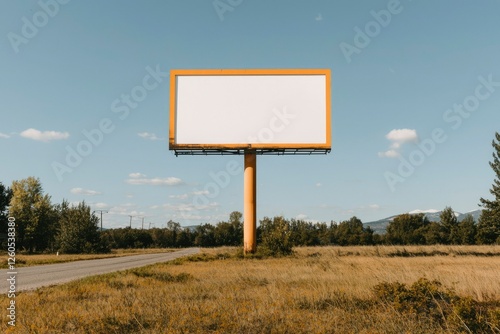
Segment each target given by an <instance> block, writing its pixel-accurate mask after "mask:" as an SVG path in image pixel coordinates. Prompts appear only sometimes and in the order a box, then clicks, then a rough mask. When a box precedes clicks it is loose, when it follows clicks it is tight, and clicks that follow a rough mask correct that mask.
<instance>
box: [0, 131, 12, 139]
mask: <svg viewBox="0 0 500 334" xmlns="http://www.w3.org/2000/svg"><path fill="white" fill-rule="evenodd" d="M0 138H5V139H7V138H10V136H9V135H6V134H5V133H1V132H0Z"/></svg>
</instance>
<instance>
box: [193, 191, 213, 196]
mask: <svg viewBox="0 0 500 334" xmlns="http://www.w3.org/2000/svg"><path fill="white" fill-rule="evenodd" d="M209 194H210V191H208V190H196V191H193V195H195V196H201V195H209Z"/></svg>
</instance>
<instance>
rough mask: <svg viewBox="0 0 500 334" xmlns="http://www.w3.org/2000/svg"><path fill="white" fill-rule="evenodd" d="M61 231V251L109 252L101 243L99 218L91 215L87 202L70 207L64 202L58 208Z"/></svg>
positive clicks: (59, 240) (74, 252) (78, 252)
mask: <svg viewBox="0 0 500 334" xmlns="http://www.w3.org/2000/svg"><path fill="white" fill-rule="evenodd" d="M58 211H59V226H60V230H59V233H58V235H57V244H58V245H59V251H61V252H63V253H70V254H80V253H102V252H107V251H109V248H108V247H107V245H105V244H103V242H102V241H101V236H100V233H99V218H98V217H97V216H96V215H95V214H93V213H91V210H90V206H88V205H86V204H85V202H81V203H78V205H77V206H69V204H68V202H67V201H63V202H62V204H61V205H60V206H59V207H58Z"/></svg>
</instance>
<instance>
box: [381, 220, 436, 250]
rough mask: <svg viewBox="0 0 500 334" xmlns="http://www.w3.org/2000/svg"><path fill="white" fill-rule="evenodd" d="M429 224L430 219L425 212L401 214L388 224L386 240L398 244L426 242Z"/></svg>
mask: <svg viewBox="0 0 500 334" xmlns="http://www.w3.org/2000/svg"><path fill="white" fill-rule="evenodd" d="M428 224H429V221H428V220H427V218H425V215H424V214H423V213H419V214H415V215H411V214H409V213H405V214H402V215H399V216H397V217H395V218H394V220H393V221H392V222H390V223H389V225H387V229H386V241H387V242H388V243H391V244H396V245H417V244H424V243H425V236H424V235H425V229H426V227H427V225H428Z"/></svg>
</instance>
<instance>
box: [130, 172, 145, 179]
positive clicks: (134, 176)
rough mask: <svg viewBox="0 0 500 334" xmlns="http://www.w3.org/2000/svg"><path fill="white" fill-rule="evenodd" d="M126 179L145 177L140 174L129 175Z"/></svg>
mask: <svg viewBox="0 0 500 334" xmlns="http://www.w3.org/2000/svg"><path fill="white" fill-rule="evenodd" d="M128 177H130V178H133V179H138V178H140V177H146V175H144V174H141V173H130V174H129V175H128Z"/></svg>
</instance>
